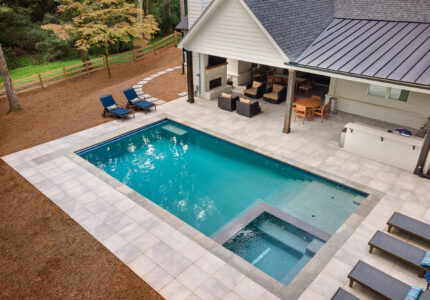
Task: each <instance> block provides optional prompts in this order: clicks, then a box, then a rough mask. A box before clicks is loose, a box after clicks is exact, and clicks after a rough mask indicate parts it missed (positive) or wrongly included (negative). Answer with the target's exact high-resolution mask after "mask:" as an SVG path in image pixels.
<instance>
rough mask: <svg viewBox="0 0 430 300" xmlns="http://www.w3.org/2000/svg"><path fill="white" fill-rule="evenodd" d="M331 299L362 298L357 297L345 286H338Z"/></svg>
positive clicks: (356, 299)
mask: <svg viewBox="0 0 430 300" xmlns="http://www.w3.org/2000/svg"><path fill="white" fill-rule="evenodd" d="M331 300H360V298H357V297H355V296H354V295H353V294H351V293H349V292H347V291H345V290H344V289H343V288H338V289H337V291H336V293H335V294H334V295H333V297H331Z"/></svg>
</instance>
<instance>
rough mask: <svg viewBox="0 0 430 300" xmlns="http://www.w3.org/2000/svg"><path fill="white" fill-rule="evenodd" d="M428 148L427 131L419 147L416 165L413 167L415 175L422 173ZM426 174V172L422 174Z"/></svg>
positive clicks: (428, 138) (429, 136)
mask: <svg viewBox="0 0 430 300" xmlns="http://www.w3.org/2000/svg"><path fill="white" fill-rule="evenodd" d="M429 149H430V132H427V134H426V137H425V139H424V143H423V147H422V149H421V153H420V156H419V158H418V162H417V167H416V168H415V171H414V173H415V174H416V175H422V174H423V172H424V165H425V163H426V160H427V156H428V153H429ZM424 175H426V174H424Z"/></svg>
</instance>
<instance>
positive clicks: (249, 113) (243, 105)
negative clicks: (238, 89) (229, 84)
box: [236, 98, 261, 118]
mask: <svg viewBox="0 0 430 300" xmlns="http://www.w3.org/2000/svg"><path fill="white" fill-rule="evenodd" d="M236 111H237V113H238V114H239V115H241V116H245V117H248V118H252V117H253V116H255V115H258V114H259V113H260V112H261V108H260V103H258V101H251V100H248V99H243V98H240V99H239V101H237V103H236Z"/></svg>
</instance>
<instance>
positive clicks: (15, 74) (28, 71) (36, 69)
mask: <svg viewBox="0 0 430 300" xmlns="http://www.w3.org/2000/svg"><path fill="white" fill-rule="evenodd" d="M163 38H164V37H159V38H155V39H153V40H152V41H151V43H149V44H148V46H150V45H151V44H154V43H156V42H157V41H159V40H161V39H163ZM172 39H173V37H172V38H171V39H168V40H172ZM150 49H152V47H149V49H148V50H150ZM119 57H121V56H118V57H116V58H119ZM94 58H96V57H95V56H94V57H90V59H94ZM127 60H129V59H125V60H123V61H122V60H119V61H117V62H115V63H121V62H125V61H127ZM80 62H81V59H80V58H76V59H67V60H59V61H55V62H46V63H42V64H39V65H28V66H25V67H21V68H17V69H13V70H9V73H10V76H11V78H12V80H17V79H21V78H25V77H29V76H32V75H36V74H38V73H44V72H49V71H52V70H55V69H60V68H63V67H67V66H71V65H75V64H78V63H80ZM115 63H114V64H115ZM1 82H3V81H2V80H1V78H0V83H1Z"/></svg>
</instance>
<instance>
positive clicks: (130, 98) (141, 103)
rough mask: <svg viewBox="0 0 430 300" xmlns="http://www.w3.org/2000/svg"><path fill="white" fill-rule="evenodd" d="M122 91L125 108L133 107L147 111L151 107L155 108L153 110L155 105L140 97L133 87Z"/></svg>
mask: <svg viewBox="0 0 430 300" xmlns="http://www.w3.org/2000/svg"><path fill="white" fill-rule="evenodd" d="M123 93H124V95H125V97H126V98H127V108H129V107H134V108H136V109H137V110H140V109H142V110H144V111H145V112H147V111H148V110H150V109H151V108H155V110H157V105H155V104H154V103H151V102H148V101H145V100H144V99H141V98H140V97H139V96H138V95H137V93H136V91H135V90H134V89H133V88H128V89H125V90H124V91H123Z"/></svg>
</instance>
